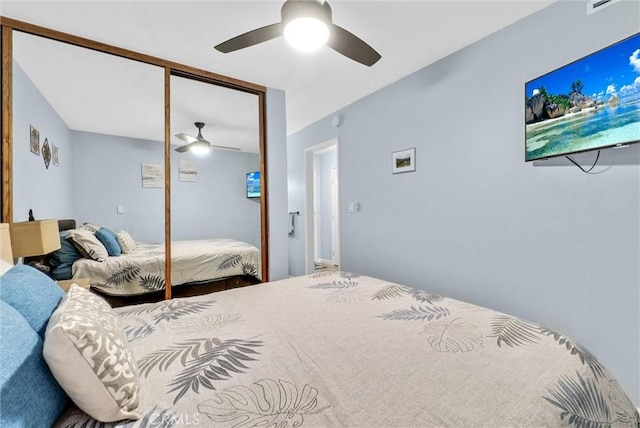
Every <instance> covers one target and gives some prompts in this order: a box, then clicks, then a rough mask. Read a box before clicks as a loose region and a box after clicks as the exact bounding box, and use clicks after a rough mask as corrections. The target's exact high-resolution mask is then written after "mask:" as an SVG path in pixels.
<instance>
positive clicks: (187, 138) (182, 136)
mask: <svg viewBox="0 0 640 428" xmlns="http://www.w3.org/2000/svg"><path fill="white" fill-rule="evenodd" d="M176 138H179V139H181V140H182V141H186V142H187V143H189V144H191V143H195V142H196V141H198V139H197V138H194V137H192V136H191V135H187V134H183V133H180V134H176Z"/></svg>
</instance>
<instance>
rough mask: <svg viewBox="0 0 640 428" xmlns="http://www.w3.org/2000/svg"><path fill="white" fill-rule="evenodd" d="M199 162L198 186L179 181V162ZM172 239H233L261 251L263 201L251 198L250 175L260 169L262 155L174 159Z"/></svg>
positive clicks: (220, 153) (219, 153)
mask: <svg viewBox="0 0 640 428" xmlns="http://www.w3.org/2000/svg"><path fill="white" fill-rule="evenodd" d="M179 159H188V160H191V161H193V162H195V164H196V166H197V170H198V181H197V182H196V183H190V182H184V181H179V180H178V174H177V172H178V160H179ZM171 169H172V171H174V172H175V173H174V172H172V180H171V219H172V222H171V224H172V227H171V234H172V239H174V240H177V239H203V238H232V239H238V240H240V241H244V242H248V243H250V244H251V245H254V246H255V247H257V248H260V199H248V198H247V185H246V173H248V172H253V171H258V170H259V169H260V164H259V159H258V154H256V153H237V152H232V151H228V150H212V151H211V152H210V153H209V154H208V155H206V156H198V155H194V154H191V153H184V154H177V153H176V155H172V157H171Z"/></svg>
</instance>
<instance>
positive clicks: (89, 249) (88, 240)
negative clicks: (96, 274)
mask: <svg viewBox="0 0 640 428" xmlns="http://www.w3.org/2000/svg"><path fill="white" fill-rule="evenodd" d="M67 239H69V240H70V241H71V243H73V245H74V246H75V247H76V248H77V249H78V251H79V252H80V254H82V255H83V256H84V257H86V258H88V259H93V260H96V261H98V262H103V261H105V260H107V257H109V253H108V252H107V249H106V248H105V246H104V245H102V242H100V241H99V240H98V238H96V236H95V235H94V234H93V233H92V232H90V231H88V230H86V229H71V230H70V231H68V232H67Z"/></svg>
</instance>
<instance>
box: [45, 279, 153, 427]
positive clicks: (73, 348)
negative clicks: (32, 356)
mask: <svg viewBox="0 0 640 428" xmlns="http://www.w3.org/2000/svg"><path fill="white" fill-rule="evenodd" d="M42 353H43V355H44V359H45V360H46V362H47V364H48V365H49V368H50V369H51V373H53V376H54V377H55V378H56V380H57V381H58V383H59V384H60V386H61V387H62V389H64V390H65V392H66V393H67V395H68V396H69V397H70V398H71V399H72V400H73V401H74V403H76V405H77V406H78V407H79V408H80V409H82V410H83V411H84V412H85V413H87V414H88V415H89V416H91V417H93V418H94V419H97V420H99V421H100V422H115V421H119V420H122V419H138V418H139V417H140V416H139V414H138V412H137V411H136V409H137V408H138V404H139V402H138V393H139V389H140V385H139V382H138V379H139V375H138V366H137V364H136V360H135V358H134V357H133V354H132V353H131V351H130V350H129V347H128V342H127V338H126V336H125V334H124V331H123V330H122V326H121V324H120V321H119V319H118V317H117V315H115V314H114V313H113V312H112V311H111V307H110V306H109V304H108V303H107V302H105V301H104V300H103V299H102V298H101V297H99V296H96V295H95V294H93V293H91V292H90V291H88V290H85V289H84V288H82V287H79V286H77V285H75V284H73V285H72V286H71V288H70V289H69V292H68V293H67V295H66V296H65V298H64V299H63V300H62V302H60V305H59V306H58V308H57V309H56V310H55V311H54V312H53V314H51V318H50V320H49V324H47V330H46V333H45V338H44V349H43V351H42Z"/></svg>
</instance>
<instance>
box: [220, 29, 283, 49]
mask: <svg viewBox="0 0 640 428" xmlns="http://www.w3.org/2000/svg"><path fill="white" fill-rule="evenodd" d="M280 36H282V24H281V23H280V22H278V23H277V24H271V25H267V26H266V27H261V28H258V29H255V30H253V31H249V32H248V33H244V34H241V35H239V36H236V37H234V38H232V39H229V40H227V41H226V42H222V43H220V44H219V45H217V46H216V47H215V49H216V50H218V51H220V52H222V53H229V52H233V51H237V50H239V49H244V48H248V47H249V46H253V45H257V44H259V43H262V42H266V41H267V40H271V39H275V38H276V37H280Z"/></svg>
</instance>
